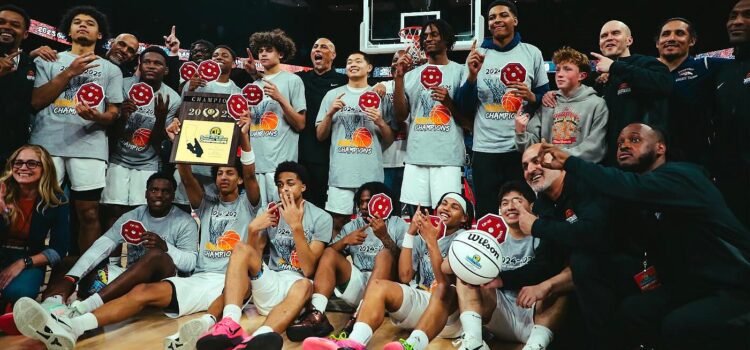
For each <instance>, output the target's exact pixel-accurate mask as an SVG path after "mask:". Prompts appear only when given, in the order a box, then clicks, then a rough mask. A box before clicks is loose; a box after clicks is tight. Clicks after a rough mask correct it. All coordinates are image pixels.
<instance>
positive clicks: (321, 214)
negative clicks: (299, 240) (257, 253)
mask: <svg viewBox="0 0 750 350" xmlns="http://www.w3.org/2000/svg"><path fill="white" fill-rule="evenodd" d="M303 205H304V214H303V216H302V229H303V230H304V231H305V238H306V239H307V243H308V244H310V243H311V242H312V241H321V242H323V244H325V245H328V243H330V242H331V235H332V233H333V218H331V214H328V213H327V212H326V211H325V210H323V209H320V208H318V207H316V206H315V205H313V204H312V203H310V202H308V201H305V202H304V204H303ZM266 210H267V208H261V210H260V213H263V212H265V211H266ZM264 233H265V234H266V235H267V236H268V244H269V245H270V246H271V247H270V248H271V254H270V257H269V259H268V268H270V269H271V270H273V271H284V270H286V271H296V272H299V273H300V274H301V273H302V268H301V267H300V264H299V260H298V258H297V246H296V245H295V244H294V236H293V233H292V230H291V228H289V224H287V223H286V221H284V218H283V217H282V218H279V224H278V225H277V226H276V227H269V228H267V229H266V230H265V231H264Z"/></svg>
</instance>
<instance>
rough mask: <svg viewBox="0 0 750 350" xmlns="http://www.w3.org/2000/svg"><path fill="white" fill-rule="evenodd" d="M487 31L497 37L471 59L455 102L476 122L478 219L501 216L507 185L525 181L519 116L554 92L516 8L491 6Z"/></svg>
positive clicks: (505, 0) (504, 2)
mask: <svg viewBox="0 0 750 350" xmlns="http://www.w3.org/2000/svg"><path fill="white" fill-rule="evenodd" d="M487 25H488V27H489V30H490V33H491V34H492V36H491V37H489V38H486V39H485V40H484V42H482V44H481V47H480V48H472V50H471V53H469V56H468V57H467V59H466V64H467V66H468V69H469V73H468V75H467V79H466V82H465V83H464V84H463V85H462V86H461V89H460V90H459V93H458V96H457V97H456V101H457V104H458V105H459V107H460V110H461V112H462V113H464V114H465V115H466V116H473V118H474V129H473V130H474V146H473V150H474V155H473V160H472V162H473V164H472V167H473V175H474V185H475V187H476V192H475V193H476V200H477V216H478V217H482V216H484V214H487V213H493V212H495V211H496V210H497V208H496V205H495V202H496V197H495V196H496V195H497V193H498V191H499V190H500V186H501V185H502V184H503V183H505V182H507V181H509V180H514V179H517V180H520V179H521V169H519V168H518V164H519V163H520V162H521V154H520V153H519V152H518V151H517V150H516V145H515V132H514V119H515V114H516V111H517V110H518V108H519V107H520V106H521V105H522V101H525V102H523V103H525V104H526V110H531V109H533V108H535V107H536V105H538V103H539V101H541V98H542V95H543V94H544V93H545V92H547V90H549V87H548V80H547V72H546V71H545V68H544V59H543V58H542V53H541V51H539V49H538V48H536V47H535V46H533V45H530V44H527V43H524V42H521V35H520V34H519V33H518V32H516V26H517V25H518V9H517V8H516V5H515V3H513V2H512V1H509V0H498V1H494V2H492V3H491V4H490V5H489V7H488V11H487ZM519 99H521V100H519Z"/></svg>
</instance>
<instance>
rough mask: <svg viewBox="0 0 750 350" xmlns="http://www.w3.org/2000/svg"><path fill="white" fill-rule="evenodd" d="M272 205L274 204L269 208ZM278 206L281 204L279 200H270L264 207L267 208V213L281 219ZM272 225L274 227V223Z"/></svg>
mask: <svg viewBox="0 0 750 350" xmlns="http://www.w3.org/2000/svg"><path fill="white" fill-rule="evenodd" d="M274 205H275V207H274V208H273V209H271V207H272V206H274ZM280 206H281V202H271V203H268V206H267V207H266V208H267V209H268V213H269V214H272V215H276V218H277V219H281V216H280V215H279V214H280V213H279V207H280ZM274 227H275V225H274Z"/></svg>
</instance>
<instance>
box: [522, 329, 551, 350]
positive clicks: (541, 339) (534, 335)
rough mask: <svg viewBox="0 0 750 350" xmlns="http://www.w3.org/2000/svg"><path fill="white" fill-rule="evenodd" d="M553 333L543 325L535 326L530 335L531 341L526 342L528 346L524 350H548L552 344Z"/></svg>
mask: <svg viewBox="0 0 750 350" xmlns="http://www.w3.org/2000/svg"><path fill="white" fill-rule="evenodd" d="M552 337H553V334H552V331H551V330H550V329H549V328H547V327H545V326H542V325H538V324H535V325H534V327H533V328H531V334H529V339H527V340H526V346H524V347H523V348H524V350H527V349H546V348H547V346H549V343H551V342H552Z"/></svg>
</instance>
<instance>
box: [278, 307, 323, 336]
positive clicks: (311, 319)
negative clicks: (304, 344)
mask: <svg viewBox="0 0 750 350" xmlns="http://www.w3.org/2000/svg"><path fill="white" fill-rule="evenodd" d="M331 332H333V326H332V325H331V322H329V321H328V317H326V315H325V314H323V313H322V312H320V311H318V310H315V309H313V310H312V311H310V312H309V313H307V315H304V316H303V318H302V319H301V320H299V322H296V323H295V324H293V325H291V326H289V327H288V328H287V329H286V336H287V338H289V340H291V341H294V342H301V341H303V340H305V338H307V337H325V336H327V335H329V334H331Z"/></svg>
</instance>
